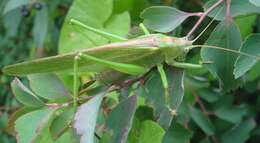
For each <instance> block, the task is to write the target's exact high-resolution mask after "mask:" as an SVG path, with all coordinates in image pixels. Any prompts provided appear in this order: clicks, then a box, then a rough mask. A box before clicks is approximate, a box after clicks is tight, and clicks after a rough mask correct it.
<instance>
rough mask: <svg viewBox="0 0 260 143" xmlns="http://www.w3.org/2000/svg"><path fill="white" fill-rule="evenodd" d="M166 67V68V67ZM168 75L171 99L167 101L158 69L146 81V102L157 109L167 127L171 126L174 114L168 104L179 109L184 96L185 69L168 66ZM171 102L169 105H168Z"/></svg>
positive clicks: (173, 108) (160, 121) (160, 119)
mask: <svg viewBox="0 0 260 143" xmlns="http://www.w3.org/2000/svg"><path fill="white" fill-rule="evenodd" d="M165 69H166V68H165ZM166 76H167V79H168V84H169V93H170V97H169V99H167V100H169V101H167V102H168V103H167V102H166V98H165V93H164V91H165V90H164V88H163V86H162V81H161V77H160V75H159V73H158V71H154V72H152V73H151V74H150V75H149V76H148V77H149V79H147V81H146V82H145V87H144V88H145V90H144V97H145V102H146V104H148V105H149V106H150V107H152V108H153V109H154V111H155V116H156V118H157V119H158V122H159V124H160V125H161V126H162V127H163V128H164V129H167V128H168V127H169V126H170V123H171V119H172V115H171V113H170V112H169V109H168V107H167V106H169V107H170V108H171V109H172V110H177V109H178V107H179V105H180V104H181V102H182V99H183V96H184V87H183V84H184V83H183V77H184V71H183V70H182V69H177V68H167V70H166ZM167 104H169V105H167Z"/></svg>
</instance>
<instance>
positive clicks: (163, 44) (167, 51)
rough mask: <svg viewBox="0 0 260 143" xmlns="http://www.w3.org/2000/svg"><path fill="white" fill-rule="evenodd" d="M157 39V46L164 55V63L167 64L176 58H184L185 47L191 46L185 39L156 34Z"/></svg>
mask: <svg viewBox="0 0 260 143" xmlns="http://www.w3.org/2000/svg"><path fill="white" fill-rule="evenodd" d="M157 38H158V39H157V42H158V46H159V47H160V49H161V51H162V53H163V54H164V55H165V61H169V62H171V61H173V60H176V59H177V58H178V59H179V58H184V57H185V56H186V54H187V53H188V51H187V50H186V49H185V47H187V46H190V45H192V42H191V41H188V40H186V39H185V38H176V37H170V36H166V35H162V34H158V37H157Z"/></svg>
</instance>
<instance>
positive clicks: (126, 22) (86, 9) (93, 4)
mask: <svg viewBox="0 0 260 143" xmlns="http://www.w3.org/2000/svg"><path fill="white" fill-rule="evenodd" d="M112 9H113V0H105V1H104V0H95V1H93V0H75V1H74V2H73V5H72V6H71V8H70V10H69V13H68V15H67V17H66V19H65V23H64V25H63V27H62V30H61V36H60V40H59V52H60V53H67V52H71V51H75V50H77V49H84V48H91V47H95V46H98V45H103V44H105V43H108V42H109V40H108V39H106V38H104V37H102V36H100V35H97V34H95V33H93V32H90V31H88V30H86V29H83V28H81V27H78V26H73V25H71V24H70V23H69V22H70V20H71V18H73V19H76V20H79V21H80V22H82V23H84V24H86V25H89V26H91V27H94V28H96V29H99V30H103V31H107V32H111V33H113V34H117V35H120V36H125V35H126V34H127V33H128V31H129V28H130V16H129V14H128V12H125V13H121V14H117V15H112Z"/></svg>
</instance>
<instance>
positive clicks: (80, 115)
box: [74, 93, 104, 143]
mask: <svg viewBox="0 0 260 143" xmlns="http://www.w3.org/2000/svg"><path fill="white" fill-rule="evenodd" d="M103 97H104V93H101V94H99V95H96V96H95V97H93V98H92V99H91V100H89V101H88V102H87V103H84V104H82V105H81V106H80V107H79V108H78V111H77V113H76V115H75V118H74V120H75V123H74V128H76V131H77V134H78V135H80V136H81V139H80V142H81V143H94V134H95V127H96V121H97V116H98V112H99V107H100V104H101V101H102V99H103Z"/></svg>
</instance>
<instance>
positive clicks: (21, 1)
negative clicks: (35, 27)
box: [3, 0, 29, 14]
mask: <svg viewBox="0 0 260 143" xmlns="http://www.w3.org/2000/svg"><path fill="white" fill-rule="evenodd" d="M28 2H29V0H9V1H8V3H7V4H6V6H5V9H4V12H3V14H6V13H7V12H9V11H11V10H14V9H16V8H18V7H21V6H22V5H27V4H28Z"/></svg>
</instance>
